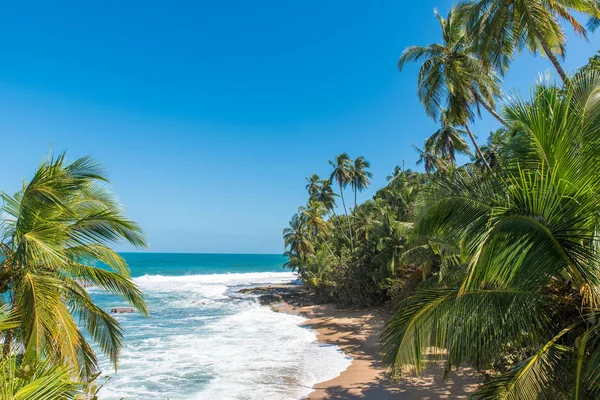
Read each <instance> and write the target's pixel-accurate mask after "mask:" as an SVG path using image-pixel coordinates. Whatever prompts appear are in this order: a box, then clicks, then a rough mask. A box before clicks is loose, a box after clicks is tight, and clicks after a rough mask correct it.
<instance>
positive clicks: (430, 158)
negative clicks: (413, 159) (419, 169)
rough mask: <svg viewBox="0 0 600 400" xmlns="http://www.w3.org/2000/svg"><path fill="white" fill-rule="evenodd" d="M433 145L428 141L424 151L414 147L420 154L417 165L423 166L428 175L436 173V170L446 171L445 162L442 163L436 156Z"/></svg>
mask: <svg viewBox="0 0 600 400" xmlns="http://www.w3.org/2000/svg"><path fill="white" fill-rule="evenodd" d="M431 145H432V144H431V143H429V141H427V140H426V141H425V145H424V146H423V148H422V149H421V148H419V147H417V146H415V145H413V147H414V148H415V150H416V151H417V153H419V158H418V159H417V163H416V164H417V165H423V168H425V172H427V173H428V174H430V173H432V172H434V171H435V170H440V169H441V170H442V171H443V170H444V169H443V161H440V159H439V158H438V157H437V156H436V155H435V152H434V151H433V148H432V146H431ZM440 167H441V168H440Z"/></svg>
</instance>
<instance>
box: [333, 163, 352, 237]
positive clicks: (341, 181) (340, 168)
mask: <svg viewBox="0 0 600 400" xmlns="http://www.w3.org/2000/svg"><path fill="white" fill-rule="evenodd" d="M329 165H331V166H332V167H333V171H332V172H331V176H330V177H329V179H330V180H331V181H332V182H337V184H338V185H339V187H340V197H341V199H342V205H343V207H344V214H346V220H347V222H348V232H349V234H350V247H351V248H352V249H354V241H353V239H352V227H351V225H350V216H349V215H348V209H347V208H346V201H345V200H344V189H345V188H346V187H347V186H348V184H350V183H351V182H352V168H353V164H352V160H351V159H350V157H348V154H347V153H341V154H338V155H337V156H335V158H334V159H333V160H330V161H329Z"/></svg>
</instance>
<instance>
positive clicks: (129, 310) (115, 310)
mask: <svg viewBox="0 0 600 400" xmlns="http://www.w3.org/2000/svg"><path fill="white" fill-rule="evenodd" d="M110 312H111V313H115V314H124V313H133V312H135V308H133V307H114V308H111V309H110Z"/></svg>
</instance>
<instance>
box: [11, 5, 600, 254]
mask: <svg viewBox="0 0 600 400" xmlns="http://www.w3.org/2000/svg"><path fill="white" fill-rule="evenodd" d="M410 4H411V5H410V7H408V6H407V5H406V2H402V1H398V0H377V1H364V0H363V1H356V0H346V1H312V0H309V1H304V2H293V1H274V0H270V1H267V0H255V1H242V0H222V1H183V0H171V1H169V2H165V1H153V0H146V1H140V0H129V1H125V2H124V1H113V0H104V1H85V2H77V1H61V0H59V1H53V2H42V1H32V2H20V1H15V0H7V1H3V2H2V3H1V4H0V37H1V38H2V39H1V47H0V48H1V51H2V62H1V63H0V138H1V142H0V146H1V147H0V148H1V151H0V189H1V190H4V191H7V192H10V193H12V192H14V191H16V190H18V189H19V188H20V185H21V184H22V182H23V180H26V179H27V178H29V177H31V176H32V174H33V172H34V171H35V169H36V167H37V166H38V165H39V163H40V162H41V161H42V160H43V158H44V157H46V156H47V155H48V154H49V152H50V151H53V152H55V153H57V152H61V151H67V156H68V158H70V159H74V158H77V157H81V156H84V155H88V154H89V155H92V156H93V157H95V158H96V159H97V160H98V161H100V162H101V163H102V164H103V166H104V167H105V169H106V171H107V175H108V177H109V178H110V180H111V183H112V186H113V189H114V190H115V191H116V192H117V194H118V195H119V196H120V199H121V201H122V203H123V205H124V206H125V208H126V210H127V215H128V216H129V217H130V218H132V219H133V220H135V221H137V222H139V223H140V224H141V226H142V227H143V229H144V230H145V232H146V234H147V235H148V238H149V242H150V251H154V252H213V253H281V252H283V242H282V239H281V231H282V229H283V228H284V227H285V226H286V225H287V222H288V220H289V218H290V216H291V215H292V214H293V213H294V212H295V211H296V209H297V208H298V206H300V205H302V204H303V203H305V202H306V197H307V194H306V191H305V188H304V187H305V184H306V182H305V177H307V176H310V175H311V174H312V173H318V174H320V175H321V176H328V175H329V173H330V167H329V165H328V160H330V159H332V158H333V157H334V156H335V155H336V154H339V153H341V152H347V153H349V154H350V156H351V157H357V156H360V155H363V156H365V157H366V158H367V159H368V160H369V161H370V162H371V164H372V172H373V174H374V179H373V182H372V186H371V188H370V189H369V190H367V191H365V192H364V193H361V194H360V195H359V201H364V200H366V199H368V198H370V197H371V196H372V195H373V194H374V192H375V190H376V189H377V188H379V187H381V186H383V185H385V182H386V181H385V177H386V176H387V175H389V174H390V173H391V171H392V170H393V168H394V166H396V165H402V162H403V161H404V163H405V165H406V167H407V168H412V169H417V170H418V168H417V167H415V161H416V152H415V151H414V149H413V147H412V145H413V144H416V145H420V144H422V143H423V141H424V139H425V138H426V137H427V136H429V135H431V134H432V133H433V132H434V131H435V130H436V124H435V122H434V121H432V120H430V119H429V118H428V117H427V116H426V115H425V112H424V111H423V108H422V106H421V105H420V103H419V101H418V99H417V97H416V87H417V71H418V65H409V66H407V67H406V68H405V69H404V70H403V72H402V73H399V72H398V70H397V68H396V62H397V60H398V57H399V55H400V54H401V52H402V50H403V49H404V48H406V47H407V46H409V45H427V44H430V43H434V42H438V41H439V40H440V30H439V24H438V22H437V20H436V19H435V17H434V15H433V9H434V8H436V7H437V8H438V9H439V10H440V12H441V13H442V14H445V13H446V12H447V11H448V9H449V8H450V6H451V2H450V1H446V0H436V1H430V0H421V1H417V2H410ZM568 32H569V42H568V45H567V57H566V59H565V60H564V61H563V65H564V66H565V68H566V70H567V71H574V70H575V69H577V68H578V67H579V66H581V65H582V64H584V63H585V62H586V61H587V59H588V58H589V57H590V56H592V55H593V54H594V52H595V51H597V50H598V49H599V48H600V32H599V33H598V34H597V35H590V41H589V43H587V42H585V41H584V40H582V39H581V38H578V37H576V36H574V35H572V34H571V31H570V30H568ZM545 73H550V74H552V75H554V71H553V69H552V66H551V64H550V63H549V62H548V60H546V59H543V58H541V57H537V58H534V57H532V56H530V55H527V54H524V55H519V56H518V57H517V58H516V60H515V62H514V63H513V66H512V69H511V70H510V72H509V73H508V74H507V76H506V77H505V80H504V89H505V91H506V92H510V93H514V92H515V91H517V92H519V91H520V92H521V93H523V94H524V95H526V94H527V93H528V91H529V89H530V87H531V86H532V85H533V84H534V83H535V82H536V81H537V80H538V79H539V77H540V74H545ZM496 126H497V125H496V122H495V121H494V120H493V119H492V118H490V117H488V116H487V115H483V119H482V120H480V121H478V122H477V123H476V124H475V126H474V127H473V130H474V132H476V133H477V134H478V137H479V142H482V143H483V142H485V139H486V137H487V135H488V133H489V131H490V130H491V129H493V128H495V127H496ZM118 249H119V250H130V248H129V247H127V246H124V245H119V246H118Z"/></svg>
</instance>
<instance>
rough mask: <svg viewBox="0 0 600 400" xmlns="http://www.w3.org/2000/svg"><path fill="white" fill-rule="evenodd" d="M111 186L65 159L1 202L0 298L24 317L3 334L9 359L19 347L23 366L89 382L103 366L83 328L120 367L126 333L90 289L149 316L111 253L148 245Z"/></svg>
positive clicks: (82, 163)
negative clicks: (56, 369)
mask: <svg viewBox="0 0 600 400" xmlns="http://www.w3.org/2000/svg"><path fill="white" fill-rule="evenodd" d="M107 183H108V180H107V179H106V178H105V176H104V174H103V172H102V170H101V168H100V166H99V165H98V164H97V163H96V162H95V161H93V160H92V159H91V158H89V157H83V158H80V159H77V160H75V161H73V162H68V161H67V160H66V158H65V155H64V154H61V155H60V156H58V157H56V158H49V159H48V160H47V161H45V162H43V163H42V164H41V165H40V167H39V168H38V170H37V171H36V173H35V174H34V176H33V178H32V179H31V181H30V182H29V183H27V184H25V185H24V186H23V188H22V190H20V191H19V192H17V193H16V194H15V195H12V196H10V195H8V194H3V195H2V198H3V201H4V205H3V207H2V214H3V221H2V225H1V227H2V229H1V242H0V260H1V264H0V274H1V276H2V280H1V284H0V298H1V299H2V301H7V302H8V304H9V306H10V308H11V310H12V312H14V313H16V314H18V315H20V316H21V319H20V321H21V323H20V324H19V326H18V327H17V328H13V329H9V330H7V331H5V333H4V335H3V342H4V344H3V347H4V349H3V354H4V355H5V357H9V355H10V354H11V352H12V348H13V345H18V346H15V348H16V349H21V350H22V354H21V356H22V357H23V360H24V362H26V363H32V362H34V361H40V362H46V361H47V362H49V363H50V364H52V365H65V366H66V367H67V368H68V369H70V370H73V371H76V372H77V373H78V375H79V377H80V379H83V380H85V379H87V378H89V377H91V376H92V375H93V374H94V373H95V372H96V371H97V369H98V363H97V358H96V354H95V352H94V351H93V350H92V348H91V347H90V344H89V343H88V341H87V339H86V336H84V334H83V331H82V329H84V330H86V331H87V333H88V334H89V336H87V337H89V338H91V339H92V340H93V341H95V342H96V343H97V344H98V347H99V348H100V349H101V350H102V351H103V352H104V353H105V354H106V355H107V356H108V357H109V358H110V360H111V361H112V362H113V364H114V366H115V368H116V367H117V362H118V359H119V354H120V351H121V349H122V347H123V333H122V330H121V328H120V326H119V324H118V322H117V321H116V320H115V319H114V318H113V317H111V316H110V315H109V314H107V313H106V312H105V311H104V310H102V309H101V308H100V307H98V306H97V305H96V304H95V303H94V302H93V300H92V298H91V297H90V295H89V294H88V292H87V291H86V290H85V288H84V287H85V285H93V286H96V287H99V288H101V289H104V290H106V291H108V292H110V293H112V294H115V295H118V296H120V297H122V298H124V299H125V300H127V301H128V302H129V303H130V304H131V305H132V306H133V307H135V308H136V309H137V310H138V311H140V312H141V313H142V314H144V315H147V308H146V304H145V303H144V300H143V297H142V293H141V291H140V290H139V289H138V288H137V287H136V286H135V284H134V283H133V282H132V281H131V279H130V276H129V268H128V266H127V263H126V262H125V260H124V259H123V258H122V257H121V256H120V255H119V254H117V253H116V252H115V251H114V250H112V249H111V247H110V246H111V245H112V244H113V243H115V242H117V241H126V242H129V243H131V244H132V245H134V246H138V247H139V246H142V247H144V246H146V241H145V239H144V236H143V234H142V231H141V229H140V228H139V226H138V225H137V224H135V223H134V222H132V221H130V220H128V219H127V218H126V217H125V216H124V214H123V209H122V207H121V206H120V205H119V203H118V201H117V199H116V197H115V196H114V194H113V193H112V192H111V191H110V190H109V188H108V187H107ZM100 265H105V266H106V267H107V268H102V267H101V266H100ZM77 322H78V323H77ZM21 350H19V351H21Z"/></svg>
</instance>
